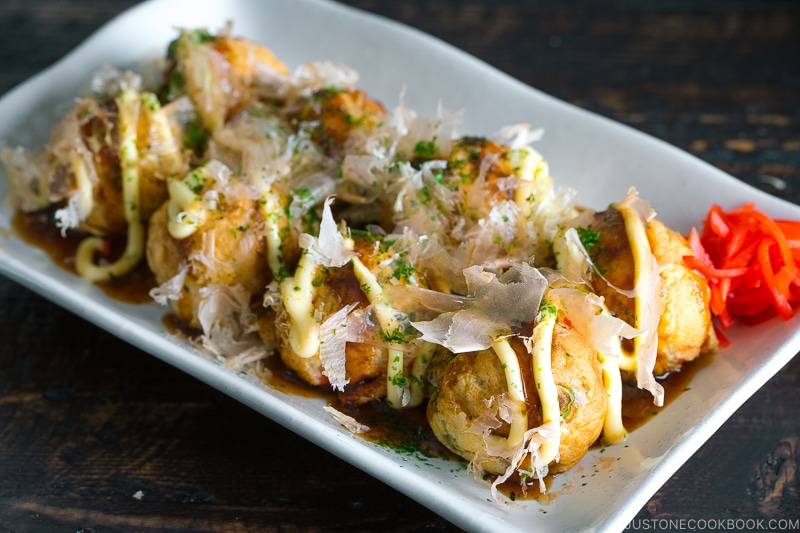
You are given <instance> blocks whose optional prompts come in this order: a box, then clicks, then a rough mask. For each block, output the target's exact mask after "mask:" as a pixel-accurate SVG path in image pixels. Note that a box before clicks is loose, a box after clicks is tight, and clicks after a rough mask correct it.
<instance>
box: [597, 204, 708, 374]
mask: <svg viewBox="0 0 800 533" xmlns="http://www.w3.org/2000/svg"><path fill="white" fill-rule="evenodd" d="M587 229H588V230H589V232H588V233H584V236H585V237H586V238H584V239H583V240H584V245H585V246H586V248H587V251H588V252H589V254H590V256H591V257H592V260H593V261H594V263H595V265H596V267H597V269H598V270H599V271H600V272H601V273H602V277H601V276H595V279H594V280H593V282H592V283H593V286H594V290H595V292H596V293H597V294H598V295H600V296H603V297H604V298H605V302H606V305H607V306H608V308H609V310H610V311H612V312H613V313H614V314H616V315H617V316H618V317H619V318H621V319H623V320H625V321H626V322H628V323H629V324H631V325H634V324H635V320H636V318H635V301H634V299H633V298H629V297H627V296H625V295H623V294H620V293H619V292H618V291H616V290H615V289H614V288H612V287H610V286H609V284H608V283H611V284H612V285H614V286H616V287H618V288H621V289H632V288H633V280H634V260H633V253H632V252H631V248H630V243H629V241H628V236H627V233H626V231H625V222H624V220H623V217H622V215H621V214H620V212H619V211H617V210H616V209H613V208H611V209H608V210H606V211H603V212H600V213H597V214H596V215H595V216H594V219H593V221H592V222H591V223H590V224H589V225H588V227H587ZM646 234H647V240H648V243H649V245H650V249H651V251H652V253H653V255H654V256H655V258H656V260H657V262H658V265H659V273H660V277H661V281H662V291H661V302H662V304H663V307H664V310H663V313H662V315H661V319H660V321H659V324H658V355H657V359H656V365H655V369H654V374H655V375H657V376H658V375H663V374H666V373H668V372H673V371H675V370H678V369H680V367H681V365H682V364H683V363H684V362H687V361H691V360H693V359H695V358H696V357H698V356H699V355H700V354H703V353H706V352H714V351H716V349H717V346H718V342H717V338H716V335H715V333H714V328H713V325H712V322H711V312H710V310H709V306H708V302H709V298H710V291H709V288H708V283H707V281H706V280H705V279H704V278H703V277H702V276H700V275H699V274H697V273H696V272H694V271H693V270H691V269H690V268H688V267H687V266H686V265H685V264H684V262H683V256H684V255H691V254H692V251H691V248H689V245H688V244H687V242H686V240H685V239H684V238H683V237H682V236H681V235H679V234H678V233H676V232H674V231H672V230H670V229H669V228H667V227H666V226H665V225H664V224H663V223H661V222H660V221H659V220H656V219H653V220H651V221H650V222H648V223H647V226H646ZM603 278H605V279H603ZM606 280H607V281H608V283H607V282H606Z"/></svg>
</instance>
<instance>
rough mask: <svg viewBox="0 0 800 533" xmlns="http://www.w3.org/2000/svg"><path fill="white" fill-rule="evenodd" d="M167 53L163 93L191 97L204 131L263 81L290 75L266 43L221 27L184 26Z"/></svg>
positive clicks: (244, 103)
mask: <svg viewBox="0 0 800 533" xmlns="http://www.w3.org/2000/svg"><path fill="white" fill-rule="evenodd" d="M168 59H170V60H171V61H172V64H171V66H170V69H169V72H168V73H167V76H166V81H165V87H164V89H163V91H162V98H163V99H164V100H166V101H172V100H174V99H176V98H179V97H181V96H188V97H189V98H191V100H192V102H193V103H194V106H195V108H196V110H197V113H198V115H199V117H200V122H201V124H202V126H203V127H204V128H205V129H206V130H208V131H214V130H216V129H217V128H219V127H221V126H222V125H223V124H224V123H225V122H226V121H227V119H228V118H230V117H232V116H234V115H235V114H236V113H238V112H239V111H241V110H242V109H245V108H246V107H248V106H249V105H250V104H251V103H252V102H254V101H256V100H257V99H258V97H259V93H260V92H261V90H262V86H270V85H273V84H285V83H287V81H288V79H289V72H288V69H287V68H286V65H284V64H283V63H282V62H281V61H279V60H278V59H277V58H276V57H275V56H274V55H273V54H272V52H271V51H270V50H269V49H268V48H266V47H264V46H263V45H260V44H258V43H254V42H252V41H248V40H246V39H240V38H235V37H231V36H230V35H227V34H226V33H225V32H220V33H219V34H217V35H213V34H211V33H209V32H207V31H205V30H184V31H182V32H181V34H180V36H179V37H178V38H177V39H176V40H175V41H173V42H172V43H171V44H170V46H169V50H168Z"/></svg>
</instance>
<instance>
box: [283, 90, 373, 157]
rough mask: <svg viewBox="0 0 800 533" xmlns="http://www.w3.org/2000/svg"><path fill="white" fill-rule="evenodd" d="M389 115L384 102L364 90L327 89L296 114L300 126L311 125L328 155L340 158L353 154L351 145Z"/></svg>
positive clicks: (295, 117)
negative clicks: (374, 98)
mask: <svg viewBox="0 0 800 533" xmlns="http://www.w3.org/2000/svg"><path fill="white" fill-rule="evenodd" d="M385 116H386V110H385V108H384V107H383V104H381V103H380V102H378V101H377V100H373V99H372V98H370V97H369V96H367V93H365V92H364V91H362V90H344V89H325V90H322V91H320V92H318V93H316V94H315V95H313V96H312V97H311V98H310V100H309V101H308V102H307V103H306V104H305V105H304V106H303V107H302V108H301V109H300V111H299V113H293V114H292V115H291V117H290V118H292V119H294V120H295V121H296V122H297V123H298V125H299V127H301V128H302V127H308V128H309V129H310V133H311V138H312V139H313V140H314V141H315V142H316V143H317V144H319V145H320V146H321V147H322V148H323V150H324V151H325V153H326V154H327V155H330V156H332V157H341V156H343V155H344V154H345V151H347V152H348V153H352V152H353V150H352V149H351V147H350V144H352V143H354V142H357V140H358V136H359V135H364V134H368V132H369V131H371V130H372V129H374V128H375V127H376V126H377V125H378V124H379V123H381V121H383V120H384V117H385Z"/></svg>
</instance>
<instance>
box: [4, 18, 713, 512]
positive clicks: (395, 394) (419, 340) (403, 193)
mask: <svg viewBox="0 0 800 533" xmlns="http://www.w3.org/2000/svg"><path fill="white" fill-rule="evenodd" d="M160 66H161V69H160V71H159V74H158V75H157V76H155V77H154V81H148V80H146V79H145V77H144V76H142V75H140V74H137V73H134V72H130V71H124V72H123V71H118V70H116V69H114V68H111V67H104V68H103V69H101V70H100V71H99V72H98V73H97V75H95V76H94V77H93V78H92V79H91V80H90V83H89V86H90V89H89V91H88V93H87V94H86V95H84V96H82V97H80V98H79V99H78V100H77V101H76V103H75V105H74V107H73V108H72V110H71V111H70V112H69V113H67V114H66V115H65V116H64V117H63V119H62V120H61V121H60V122H58V124H56V125H55V126H54V128H53V130H52V135H51V139H50V142H49V143H48V144H47V145H46V146H45V147H43V148H41V149H38V150H26V149H23V148H15V149H6V150H5V151H4V152H3V154H2V161H3V163H4V165H5V168H6V174H7V176H8V179H9V181H10V183H11V194H10V199H11V201H12V202H13V205H14V206H16V207H17V208H19V209H21V210H23V211H25V212H49V213H51V214H52V217H53V218H52V219H53V223H54V224H55V225H56V226H57V227H58V228H60V229H61V231H62V232H63V233H65V234H66V233H75V234H79V235H84V236H85V239H84V240H83V242H82V243H81V244H80V246H79V247H78V249H77V252H76V257H75V268H76V271H77V273H78V274H79V275H80V276H82V277H83V278H86V279H87V280H90V281H96V282H102V281H105V280H109V279H117V278H121V277H122V280H124V277H123V276H124V275H125V274H126V273H127V272H130V271H131V270H132V269H133V268H135V267H136V266H137V265H139V264H140V263H142V262H143V261H146V264H147V266H148V267H149V268H150V269H151V270H152V272H153V273H154V276H155V279H156V283H157V285H158V286H157V287H155V288H154V289H153V290H152V292H151V294H152V296H153V298H154V299H155V300H156V301H157V302H159V303H161V304H164V305H169V306H170V307H171V309H172V312H173V313H174V314H175V316H176V317H177V318H178V319H179V320H181V321H182V322H183V323H185V324H186V326H188V327H189V328H192V329H194V330H196V332H197V337H196V339H197V343H198V345H200V346H202V348H203V349H204V350H206V351H207V352H210V353H211V354H213V355H214V356H216V357H218V358H219V359H220V361H222V362H224V364H226V365H228V366H229V367H231V368H236V369H246V370H249V371H252V372H253V373H255V374H256V375H259V373H261V372H266V370H265V367H264V365H263V362H264V358H266V357H269V356H272V355H273V354H277V356H279V357H281V359H282V360H283V362H284V363H285V364H286V366H287V367H288V368H289V369H290V370H291V371H293V372H294V373H296V374H297V375H298V376H299V377H300V378H302V379H303V380H305V381H306V382H308V383H310V384H312V385H315V386H319V387H324V388H330V389H332V390H334V391H336V392H337V393H338V396H339V401H340V402H341V403H342V404H353V403H356V404H357V403H364V402H374V401H384V402H387V403H388V404H389V405H390V406H392V407H394V408H397V409H403V408H407V407H411V406H417V405H421V404H425V403H427V410H428V419H429V421H430V423H431V427H432V428H433V430H434V433H435V434H436V436H437V437H438V438H439V439H440V440H441V441H442V442H443V443H444V444H445V446H447V447H448V448H450V449H451V450H452V451H453V452H455V453H457V454H459V455H461V456H462V457H464V458H466V459H467V460H469V461H470V464H471V467H472V469H473V470H474V471H475V472H476V473H477V474H479V477H480V476H482V475H483V474H487V473H488V474H494V475H495V478H494V479H495V481H494V484H493V493H494V494H495V497H496V499H497V500H498V501H502V498H501V497H500V496H499V495H498V494H499V493H497V490H496V489H497V485H498V484H499V483H501V482H503V481H506V480H508V479H509V478H513V479H518V480H519V482H520V484H521V486H522V488H523V490H525V488H526V487H527V486H528V485H529V484H531V483H534V482H539V483H541V482H542V481H541V480H542V478H543V477H544V476H545V474H547V473H548V472H558V471H561V470H564V469H567V468H569V467H571V466H572V465H574V464H575V463H577V462H578V461H579V460H580V458H581V457H582V456H583V455H584V454H585V453H586V451H587V449H588V447H589V446H590V445H591V444H592V443H594V442H595V441H596V440H597V439H598V438H601V437H602V438H603V439H604V440H606V441H608V442H618V441H620V440H622V439H624V438H625V435H626V430H625V428H624V426H623V424H622V414H621V401H622V400H621V397H622V384H623V383H624V382H631V383H635V384H636V385H638V386H639V387H640V388H643V389H646V390H647V391H650V392H651V393H652V395H653V398H654V401H655V403H656V404H658V405H660V404H661V403H662V402H663V389H662V388H661V386H660V385H659V384H658V383H657V381H656V379H655V377H654V376H655V375H661V374H665V373H668V372H671V371H674V370H677V369H678V368H680V366H681V364H682V363H683V362H685V361H688V360H691V359H693V358H695V357H697V356H698V355H699V354H700V353H704V352H709V351H714V350H715V349H716V338H715V337H714V332H713V328H712V327H711V324H710V316H709V313H708V287H707V284H706V283H705V280H704V279H703V278H702V277H701V276H699V275H697V274H696V273H695V272H694V271H692V270H690V269H688V268H686V266H685V265H684V264H683V262H682V259H681V258H682V257H683V256H685V255H691V249H689V248H688V246H687V244H686V241H685V240H684V239H683V237H681V236H680V235H678V234H676V233H675V232H672V231H671V230H669V229H667V228H666V227H665V226H663V224H661V223H660V222H658V221H657V220H656V219H655V213H654V212H653V210H652V209H651V208H650V206H649V204H648V203H647V202H646V201H645V200H643V199H641V198H639V196H638V194H637V193H636V191H635V190H633V189H631V190H630V191H627V194H626V192H625V191H621V195H620V196H621V201H619V202H618V203H615V204H614V205H612V206H610V207H609V208H608V209H606V210H605V211H601V212H595V211H593V210H591V209H588V208H585V207H581V206H578V205H576V200H575V198H576V194H575V191H574V190H572V189H570V188H568V187H557V186H556V185H555V184H554V181H553V179H552V178H551V176H550V174H549V169H548V165H547V163H546V162H545V160H544V158H543V157H542V156H541V155H540V154H539V153H538V152H537V151H536V150H535V149H534V148H532V146H531V145H532V144H533V143H535V142H536V141H537V140H538V139H539V138H540V136H541V131H539V130H536V129H532V128H530V127H529V126H527V125H524V124H521V125H516V126H511V127H507V128H504V129H502V130H500V131H498V132H496V133H494V134H492V135H489V136H480V137H479V136H464V135H460V134H458V133H456V128H457V127H458V125H459V122H460V113H449V112H447V111H445V110H443V109H441V108H440V109H439V111H438V112H437V113H436V114H435V115H434V116H418V115H417V114H415V113H414V112H413V111H412V110H410V109H408V108H407V107H406V106H405V105H404V104H403V95H402V93H400V98H399V104H398V105H397V106H396V108H395V109H394V110H393V111H387V110H386V108H385V107H384V105H383V104H382V103H380V102H378V101H376V100H375V99H373V98H372V97H370V96H369V95H367V94H366V93H365V92H364V91H363V90H361V89H359V88H357V86H356V83H357V79H358V76H357V73H356V72H355V71H354V70H352V69H351V68H348V67H346V66H344V65H341V64H338V63H334V62H318V63H308V64H304V65H300V66H299V67H297V68H296V69H295V70H294V72H293V73H290V71H289V69H288V68H287V67H286V66H285V65H284V64H283V63H281V62H280V61H279V60H278V59H277V58H276V57H275V56H274V55H273V54H272V53H271V52H270V51H269V50H268V49H267V48H265V47H264V46H262V45H259V44H256V43H254V42H251V41H248V40H245V39H241V38H237V37H233V36H232V34H231V31H230V28H225V29H223V30H222V31H220V32H219V33H217V34H215V35H214V34H211V33H208V32H207V31H205V30H186V31H182V32H180V34H179V36H178V37H177V38H176V40H175V41H174V42H172V43H171V44H170V45H169V49H168V53H167V56H166V58H165V60H164V61H163V64H162V65H160ZM148 79H149V78H148ZM398 90H399V89H398ZM414 90H424V88H414ZM115 240H116V241H124V242H125V243H126V246H125V247H124V250H123V252H122V253H121V255H118V256H116V257H112V256H110V255H109V252H108V249H109V247H108V243H109V242H111V241H115ZM328 411H329V412H333V413H335V419H336V420H339V421H341V422H342V423H344V424H346V425H347V426H348V427H350V428H352V429H353V430H354V431H364V430H366V429H367V428H366V426H364V424H361V423H359V422H357V421H354V420H350V419H349V418H348V417H347V416H346V415H344V414H343V413H340V412H338V411H336V410H335V409H332V408H329V409H328ZM537 480H538V481H537ZM543 487H544V485H542V490H544V489H543Z"/></svg>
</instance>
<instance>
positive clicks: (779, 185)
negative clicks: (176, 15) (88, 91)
mask: <svg viewBox="0 0 800 533" xmlns="http://www.w3.org/2000/svg"><path fill="white" fill-rule="evenodd" d="M134 3H135V2H132V1H129V0H127V1H126V0H115V1H105V0H102V1H101V0H73V1H69V2H67V1H61V0H40V1H36V0H4V1H3V2H2V3H1V4H0V93H3V92H5V91H7V90H9V89H10V88H12V87H13V86H14V85H16V84H17V83H20V82H21V81H23V80H24V79H26V78H27V77H29V76H31V75H33V74H34V73H36V72H37V71H39V70H40V69H42V68H44V67H46V66H48V65H49V64H51V63H52V62H54V61H56V60H57V59H59V58H60V57H61V56H63V55H64V54H65V53H66V52H68V51H69V50H70V49H71V48H73V47H74V46H76V45H77V44H78V43H80V42H81V40H83V39H84V38H86V37H87V36H88V35H89V34H90V33H91V32H92V31H93V30H95V29H96V28H98V27H99V26H100V25H102V24H103V23H104V22H106V21H107V20H108V19H110V18H111V17H113V16H114V15H115V14H117V13H119V12H121V11H122V10H123V9H125V8H126V7H129V6H131V5H133V4H134ZM344 3H346V4H350V5H353V6H356V7H359V8H363V9H366V10H369V11H373V12H376V13H379V14H382V15H385V16H388V17H390V18H392V19H395V20H398V21H401V22H404V23H407V24H409V25H412V26H415V27H417V28H420V29H421V30H423V31H425V32H428V33H431V34H433V35H436V36H438V37H440V38H442V39H443V40H445V41H447V42H450V43H452V44H454V45H456V46H458V47H460V48H462V49H464V50H466V51H467V52H469V53H471V54H473V55H475V56H477V57H478V58H481V59H483V60H485V61H487V62H489V63H491V64H493V65H495V66H496V67H498V68H500V69H501V70H503V71H505V72H507V73H509V74H511V75H513V76H514V77H516V78H519V79H520V80H522V81H523V82H525V83H528V84H530V85H532V86H534V87H537V88H539V89H541V90H543V91H545V92H547V93H550V94H552V95H554V96H556V97H558V98H561V99H564V100H567V101H569V102H572V103H575V104H577V105H579V106H582V107H585V108H587V109H590V110H593V111H596V112H598V113H600V114H602V115H605V116H608V117H610V118H613V119H615V120H618V121H621V122H623V123H626V124H629V125H631V126H633V127H634V128H637V129H640V130H642V131H645V132H647V133H650V134H652V135H654V136H656V137H659V138H661V139H664V140H665V141H667V142H669V143H672V144H675V145H677V146H679V147H681V148H684V149H686V150H687V151H689V152H690V153H693V154H695V155H697V156H698V157H700V158H702V159H704V160H706V161H708V162H709V163H711V164H713V165H716V166H717V167H719V168H721V169H723V170H724V171H726V172H728V173H730V174H732V175H733V176H736V177H738V178H740V179H742V180H744V181H746V182H748V183H751V184H753V185H755V186H756V187H758V188H761V189H763V190H765V191H767V192H770V193H772V194H775V195H778V196H780V197H782V198H785V199H788V200H790V201H793V202H796V203H800V98H798V96H800V4H798V3H796V2H788V1H787V2H783V1H775V0H772V1H767V0H763V1H759V0H729V1H726V0H719V1H711V0H698V1H691V0H670V1H660V2H655V1H635V0H616V1H609V2H600V1H591V0H584V1H575V2H560V1H556V0H540V1H510V0H506V1H477V0H466V1H459V0H443V1H424V0H406V1H378V0H348V1H346V2H344ZM0 120H2V117H0ZM0 340H1V344H0V532H5V531H13V532H39V531H41V532H51V531H65V532H67V531H69V532H75V531H87V532H88V531H96V532H108V531H174V530H192V531H276V532H277V531H381V532H384V533H386V532H393V531H441V532H444V531H457V528H455V527H454V526H453V525H452V524H450V523H448V522H447V521H445V520H443V519H442V518H440V517H438V516H437V515H435V514H434V513H432V512H431V511H429V510H427V509H426V508H425V507H423V506H421V505H419V504H418V503H416V502H414V501H412V500H411V499H409V498H407V497H405V496H403V495H401V494H399V493H397V492H396V491H394V490H393V489H391V488H389V487H387V486H385V485H383V484H382V483H380V482H378V481H376V480H374V479H372V478H371V477H369V476H367V475H366V474H364V473H362V472H360V471H359V470H357V469H355V468H353V467H351V466H349V465H348V464H346V463H344V462H342V461H341V460H339V459H337V458H335V457H333V456H332V455H330V454H329V453H327V452H325V451H324V450H321V449H319V448H317V447H316V446H314V445H312V444H309V443H308V442H306V441H304V440H303V439H301V438H300V437H297V436H295V435H294V434H292V433H291V432H289V431H287V430H285V429H283V428H282V427H280V426H278V425H277V424H274V423H273V422H271V421H270V420H267V419H265V418H264V417H262V416H261V415H258V414H256V413H255V412H253V411H251V410H250V409H248V408H246V407H244V406H242V405H240V404H238V403H237V402H235V401H233V400H231V399H230V398H228V397H226V396H225V395H223V394H222V393H220V392H217V391H216V390H213V389H211V388H209V387H208V386H206V385H204V384H202V383H200V382H198V381H196V380H195V379H193V378H191V377H188V376H186V375H184V374H182V373H181V372H179V371H177V370H175V369H173V368H171V367H169V366H167V365H165V364H164V363H162V362H160V361H159V360H157V359H156V358H154V357H151V356H150V355H148V354H146V353H143V352H141V351H139V350H137V349H135V348H132V347H130V346H128V345H127V344H125V343H123V342H121V341H119V340H117V339H116V338H115V337H113V336H111V335H109V334H107V333H105V332H104V331H101V330H99V329H97V328H96V327H94V326H92V325H90V324H88V323H86V322H85V321H83V320H81V319H79V318H77V317H75V316H74V315H72V314H70V313H68V312H66V311H64V310H62V309H60V308H59V307H57V306H55V305H53V304H51V303H49V302H47V301H46V300H45V299H43V298H41V297H39V296H36V295H34V294H33V293H31V292H29V291H27V290H26V289H23V288H21V287H20V286H18V285H16V284H14V283H12V282H10V281H8V280H5V279H0ZM798 406H800V358H795V359H794V360H793V361H792V362H790V363H789V364H788V365H787V366H786V367H785V368H784V369H783V370H782V371H781V372H779V373H778V374H777V375H776V376H775V377H774V378H773V379H771V380H770V381H769V382H768V383H767V384H766V385H765V386H764V387H763V388H762V389H761V390H760V391H758V392H757V393H756V394H755V395H754V396H753V397H752V399H750V400H749V401H748V402H747V403H746V404H745V405H744V406H743V407H742V408H741V409H739V410H738V411H737V412H736V414H735V415H734V416H733V417H732V418H731V419H730V420H729V421H728V422H727V423H726V424H725V425H724V426H723V427H722V428H721V429H720V430H719V431H718V432H717V433H716V434H715V435H714V436H713V437H712V438H711V439H710V440H709V441H708V443H707V444H706V445H705V446H703V447H702V448H701V450H700V451H699V452H698V453H697V454H696V455H695V456H694V457H693V458H692V459H691V460H689V461H688V463H686V465H685V466H683V467H682V468H681V469H680V470H679V471H678V472H677V474H676V475H675V476H674V477H673V478H672V479H671V480H670V481H669V482H667V483H666V484H665V485H664V486H663V488H662V489H661V490H659V491H658V492H657V493H656V494H655V495H654V496H653V497H652V499H651V500H650V501H649V503H648V504H647V505H646V506H645V507H644V508H643V509H642V510H641V511H640V512H639V514H638V516H637V520H638V521H639V522H636V521H634V523H633V525H634V526H637V528H642V527H643V525H642V521H644V520H648V519H659V520H660V519H673V522H671V523H665V522H660V525H661V526H664V525H667V526H668V527H666V528H665V529H670V528H672V527H673V526H674V525H675V524H677V523H678V522H677V520H680V519H684V520H688V519H694V520H700V519H703V520H710V519H715V520H722V519H752V520H756V519H778V520H795V524H796V523H797V522H796V520H797V519H798V518H800V472H799V467H798V461H800V451H798V447H800V415H798ZM650 529H655V528H653V527H651V528H650ZM662 529H664V528H662Z"/></svg>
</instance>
